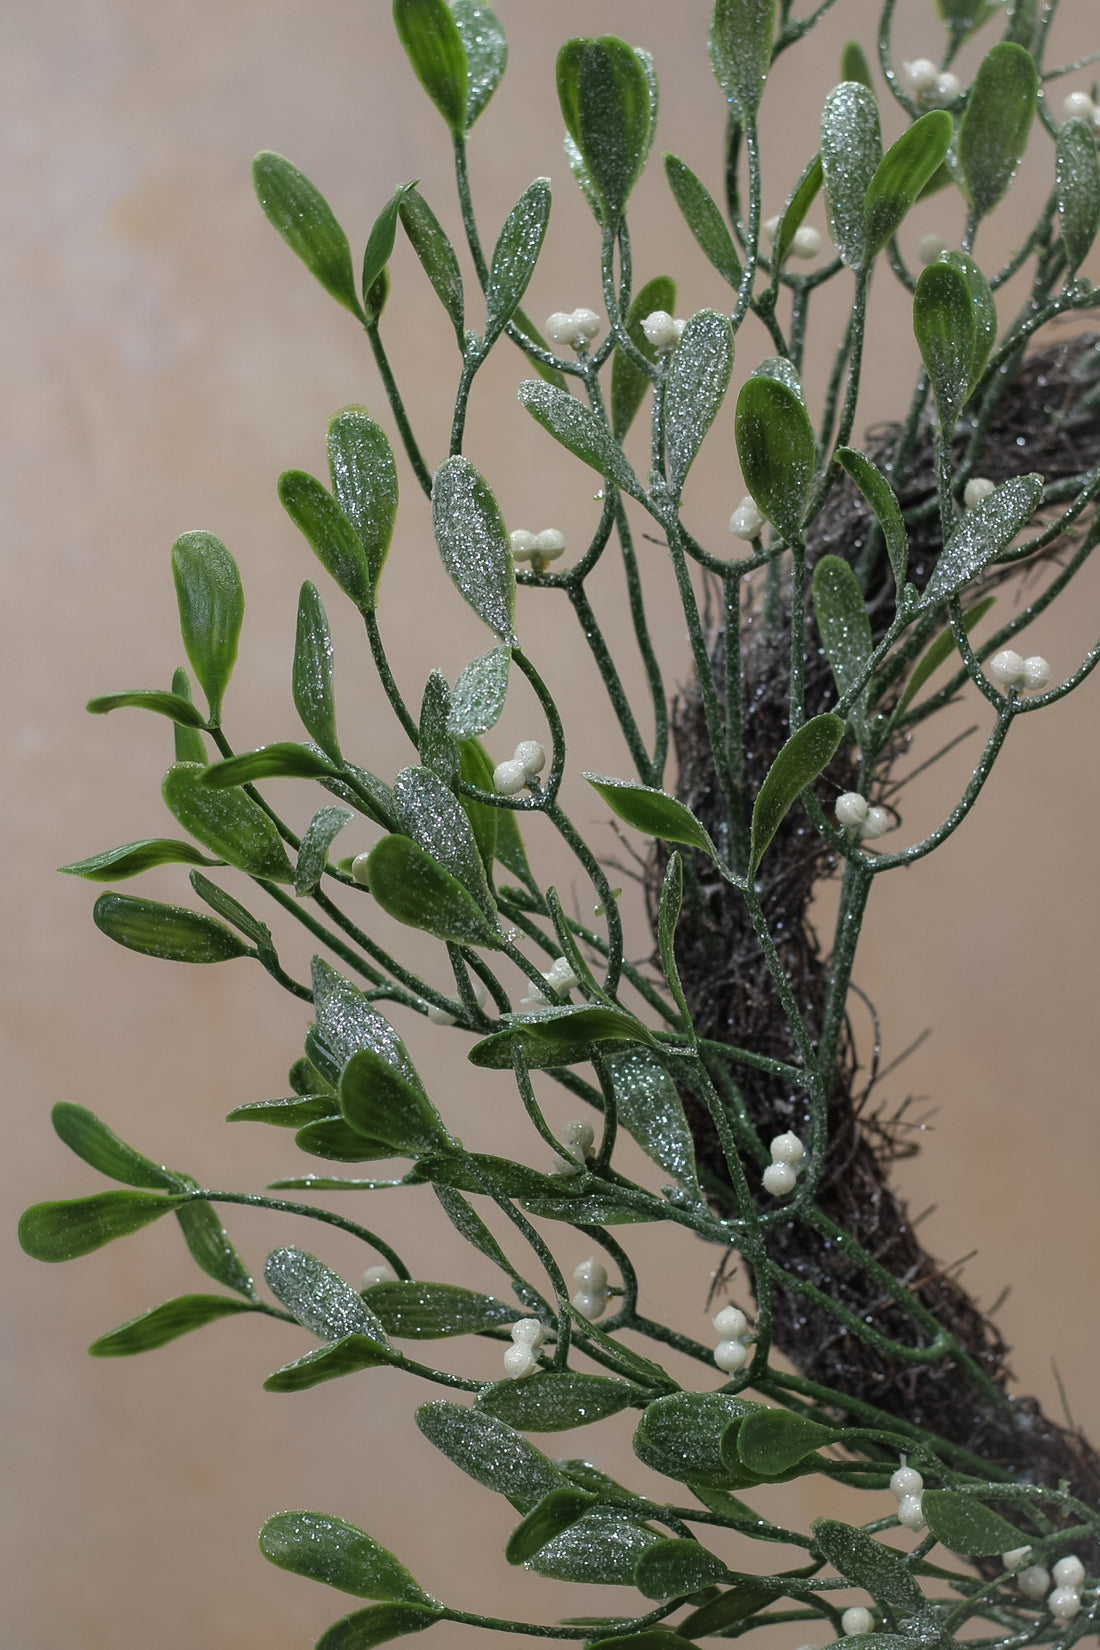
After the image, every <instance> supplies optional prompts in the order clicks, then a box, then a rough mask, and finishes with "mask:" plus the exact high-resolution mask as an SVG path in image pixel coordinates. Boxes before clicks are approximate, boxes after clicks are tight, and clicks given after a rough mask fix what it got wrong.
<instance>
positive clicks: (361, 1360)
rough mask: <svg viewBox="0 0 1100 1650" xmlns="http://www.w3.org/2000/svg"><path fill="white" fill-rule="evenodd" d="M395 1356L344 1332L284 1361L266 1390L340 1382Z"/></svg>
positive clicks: (364, 1337)
mask: <svg viewBox="0 0 1100 1650" xmlns="http://www.w3.org/2000/svg"><path fill="white" fill-rule="evenodd" d="M280 1184H283V1183H282V1182H280ZM395 1356H396V1354H395V1353H393V1352H391V1351H390V1350H389V1349H388V1348H387V1347H385V1346H383V1345H382V1344H381V1342H380V1341H376V1340H372V1339H371V1338H370V1337H369V1336H367V1335H344V1336H342V1337H341V1339H340V1340H338V1341H333V1342H332V1344H331V1345H330V1346H319V1347H317V1349H316V1351H314V1352H307V1353H306V1355H305V1357H304V1358H295V1360H294V1362H293V1363H289V1364H284V1365H283V1367H282V1368H281V1369H277V1370H276V1371H275V1372H274V1374H272V1375H269V1376H268V1377H267V1380H266V1381H265V1382H264V1391H265V1392H305V1391H306V1390H307V1388H309V1387H311V1386H320V1385H321V1383H322V1381H338V1380H339V1379H340V1378H341V1376H343V1375H357V1374H358V1373H359V1371H360V1370H361V1369H378V1368H379V1367H380V1366H381V1365H382V1364H392V1363H393V1362H394V1359H395Z"/></svg>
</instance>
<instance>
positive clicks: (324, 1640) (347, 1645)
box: [314, 1604, 439, 1650]
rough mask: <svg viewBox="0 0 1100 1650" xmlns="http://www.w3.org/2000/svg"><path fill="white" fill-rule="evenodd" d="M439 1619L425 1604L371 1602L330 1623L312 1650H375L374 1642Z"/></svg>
mask: <svg viewBox="0 0 1100 1650" xmlns="http://www.w3.org/2000/svg"><path fill="white" fill-rule="evenodd" d="M438 1620H439V1616H438V1613H437V1612H436V1611H435V1610H430V1609H429V1608H428V1606H427V1605H426V1604H372V1605H371V1606H370V1607H369V1609H366V1610H356V1611H355V1613H354V1615H350V1616H345V1617H344V1618H343V1620H342V1621H336V1622H333V1624H332V1626H331V1627H329V1628H326V1630H325V1631H324V1632H323V1633H322V1634H321V1637H320V1638H319V1639H318V1640H317V1643H316V1644H315V1645H314V1650H374V1647H375V1645H376V1644H387V1643H388V1642H389V1640H390V1639H397V1638H401V1637H403V1636H404V1634H406V1633H422V1632H423V1631H424V1629H425V1627H430V1626H431V1625H432V1623H433V1622H435V1621H438Z"/></svg>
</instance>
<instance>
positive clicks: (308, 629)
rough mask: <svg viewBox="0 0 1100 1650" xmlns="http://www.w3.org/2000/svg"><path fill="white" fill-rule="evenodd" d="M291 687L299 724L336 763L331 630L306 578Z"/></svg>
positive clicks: (340, 759) (299, 610) (314, 586)
mask: <svg viewBox="0 0 1100 1650" xmlns="http://www.w3.org/2000/svg"><path fill="white" fill-rule="evenodd" d="M291 688H292V690H293V693H294V705H295V709H296V710H297V712H298V715H299V716H300V717H301V718H302V726H303V727H304V728H305V730H306V732H307V733H308V734H309V736H310V738H311V739H312V740H314V741H315V742H316V743H317V744H318V745H320V747H321V749H322V750H323V751H324V753H325V755H326V756H327V757H329V758H330V759H331V761H333V762H335V763H337V764H339V763H340V762H341V761H342V757H341V755H340V744H339V741H338V740H337V737H336V700H335V697H334V695H333V691H332V633H331V632H330V630H329V627H328V619H327V617H326V616H325V610H324V608H323V606H322V605H321V598H320V596H319V595H318V594H317V587H316V585H313V584H310V583H309V581H308V580H307V581H306V583H305V584H303V586H302V589H301V593H300V595H299V597H298V622H297V627H296V630H295V636H294V666H293V671H292V674H291Z"/></svg>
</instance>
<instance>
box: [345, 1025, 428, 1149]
mask: <svg viewBox="0 0 1100 1650" xmlns="http://www.w3.org/2000/svg"><path fill="white" fill-rule="evenodd" d="M339 1098H340V1111H341V1113H342V1114H343V1117H344V1120H345V1122H347V1123H348V1124H350V1126H351V1127H352V1128H353V1129H355V1130H356V1132H357V1133H359V1134H363V1135H366V1136H367V1138H368V1139H370V1140H372V1141H375V1140H377V1141H381V1142H383V1143H384V1144H386V1145H389V1146H392V1147H393V1149H394V1151H395V1152H401V1153H405V1152H431V1151H439V1150H441V1149H443V1148H445V1147H446V1145H447V1144H448V1135H447V1131H446V1129H445V1128H444V1127H443V1122H442V1119H441V1118H440V1116H439V1113H438V1112H437V1111H436V1109H435V1107H434V1106H433V1105H432V1103H431V1101H430V1100H428V1099H427V1098H426V1097H425V1095H424V1093H423V1091H422V1090H421V1089H420V1087H419V1085H417V1084H413V1083H408V1082H405V1081H404V1079H403V1078H402V1077H400V1076H399V1075H398V1074H397V1072H395V1071H394V1069H393V1067H392V1066H391V1065H390V1064H389V1062H388V1061H387V1060H386V1059H385V1057H384V1056H383V1055H380V1054H376V1053H374V1051H373V1050H371V1049H360V1051H359V1053H358V1054H353V1055H352V1057H351V1059H350V1060H349V1061H348V1063H347V1065H346V1066H345V1067H344V1071H343V1075H342V1077H341V1078H340V1091H339Z"/></svg>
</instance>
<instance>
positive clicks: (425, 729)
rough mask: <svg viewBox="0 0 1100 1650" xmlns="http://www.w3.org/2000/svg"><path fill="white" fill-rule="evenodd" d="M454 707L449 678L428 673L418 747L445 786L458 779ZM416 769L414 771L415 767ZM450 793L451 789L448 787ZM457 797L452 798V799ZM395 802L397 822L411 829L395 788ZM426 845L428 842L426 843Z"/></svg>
mask: <svg viewBox="0 0 1100 1650" xmlns="http://www.w3.org/2000/svg"><path fill="white" fill-rule="evenodd" d="M450 710H451V690H450V688H449V687H448V686H447V678H446V677H445V676H444V674H443V672H442V671H441V670H432V671H429V672H428V680H427V681H426V682H425V683H424V693H423V695H422V697H421V700H420V718H419V724H418V726H417V739H416V748H417V750H418V751H419V752H420V760H421V762H422V763H423V764H424V768H425V770H426V771H429V772H432V773H434V774H435V776H436V779H437V780H438V781H439V783H441V784H442V785H443V786H444V787H445V788H446V787H453V785H454V782H455V780H456V779H457V778H458V770H459V757H458V741H457V740H456V739H455V737H454V735H453V734H452V733H451V731H450V729H449V728H448V726H447V723H448V719H449V717H450ZM412 771H415V770H412ZM447 794H448V796H450V795H451V791H450V790H449V789H448V791H447ZM451 799H452V801H453V800H454V799H453V797H452V798H451ZM394 805H395V807H396V810H397V818H398V823H399V824H400V826H401V828H402V829H403V830H408V826H407V824H406V823H405V820H404V818H403V817H402V816H403V813H404V812H405V811H407V810H406V809H405V806H404V804H403V803H402V802H401V800H400V798H399V797H398V796H397V793H396V786H395V790H394ZM409 835H410V836H411V837H416V838H419V832H418V831H409ZM424 846H425V847H428V846H429V845H428V844H427V843H425V844H424Z"/></svg>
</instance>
